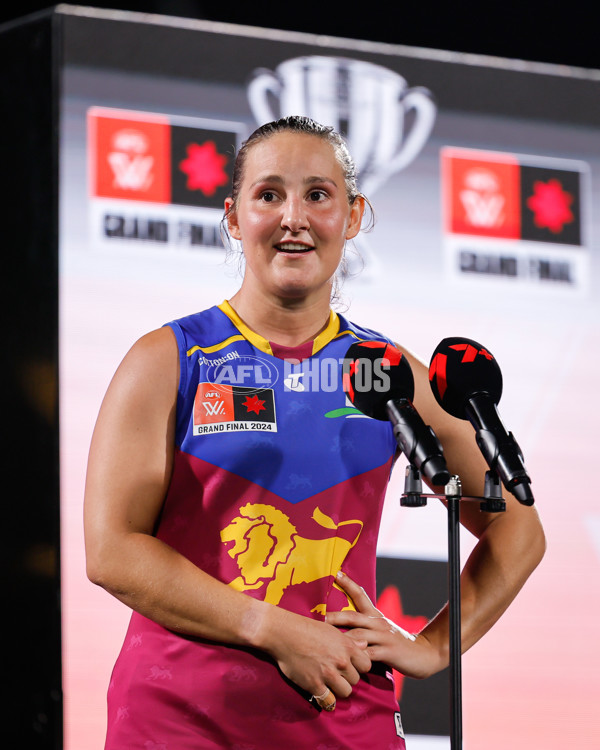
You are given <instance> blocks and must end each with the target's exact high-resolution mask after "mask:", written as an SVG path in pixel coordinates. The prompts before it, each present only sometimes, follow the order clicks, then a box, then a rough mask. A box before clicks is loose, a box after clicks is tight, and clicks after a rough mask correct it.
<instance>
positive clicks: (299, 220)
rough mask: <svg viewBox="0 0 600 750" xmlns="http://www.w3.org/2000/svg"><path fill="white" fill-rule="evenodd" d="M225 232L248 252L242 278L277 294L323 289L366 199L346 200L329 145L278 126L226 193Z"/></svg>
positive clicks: (324, 292) (328, 287) (328, 285)
mask: <svg viewBox="0 0 600 750" xmlns="http://www.w3.org/2000/svg"><path fill="white" fill-rule="evenodd" d="M225 205H226V208H227V209H229V215H228V226H229V232H230V234H231V236H232V237H234V238H235V239H238V240H241V242H242V246H243V249H244V256H245V259H246V271H245V275H244V283H243V286H244V287H245V288H248V286H251V288H252V290H253V291H258V292H260V293H261V294H263V295H264V294H267V295H274V296H276V297H280V298H296V299H297V298H307V297H311V298H312V297H314V295H324V296H326V298H327V301H329V295H330V291H331V280H332V277H333V275H334V273H335V271H336V268H337V267H338V264H339V262H340V260H341V257H342V253H343V249H344V243H345V241H346V240H347V239H351V238H352V237H355V236H356V234H357V233H358V231H359V229H360V224H361V220H362V214H363V209H364V203H363V200H362V198H360V197H359V198H357V199H356V200H355V201H354V203H353V204H352V205H350V204H349V203H348V197H347V194H346V185H345V181H344V174H343V171H342V168H341V166H340V164H339V162H338V161H337V159H336V157H335V151H334V149H333V146H332V145H331V144H330V143H328V142H327V141H325V140H323V139H321V138H319V137H318V136H314V135H309V134H305V133H294V132H285V131H284V132H282V133H276V134H274V135H272V136H269V137H268V138H266V139H265V140H263V141H259V142H258V143H256V144H255V145H254V146H252V147H251V148H250V149H249V151H248V153H247V155H246V162H245V166H244V172H243V178H242V182H241V186H240V191H239V196H238V201H237V205H236V206H233V205H232V202H231V199H228V200H227V201H226V204H225Z"/></svg>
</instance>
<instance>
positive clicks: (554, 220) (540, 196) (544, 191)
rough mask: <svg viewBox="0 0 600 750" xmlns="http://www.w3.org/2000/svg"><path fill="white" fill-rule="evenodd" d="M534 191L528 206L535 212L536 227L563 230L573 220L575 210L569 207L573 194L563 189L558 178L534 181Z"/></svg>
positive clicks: (554, 230)
mask: <svg viewBox="0 0 600 750" xmlns="http://www.w3.org/2000/svg"><path fill="white" fill-rule="evenodd" d="M533 192H534V194H533V195H532V196H530V197H529V198H528V199H527V207H528V208H530V209H531V210H532V211H533V213H534V218H533V221H534V224H535V225H536V227H540V228H546V229H549V230H550V231H551V232H554V234H558V233H559V232H562V230H563V228H564V225H565V224H569V223H570V222H572V221H573V212H572V211H571V209H570V208H569V206H570V205H571V203H573V196H572V195H571V194H570V193H567V192H566V191H565V190H563V187H562V185H561V184H560V182H559V181H558V180H557V179H552V180H548V182H541V181H539V180H538V181H536V182H534V184H533Z"/></svg>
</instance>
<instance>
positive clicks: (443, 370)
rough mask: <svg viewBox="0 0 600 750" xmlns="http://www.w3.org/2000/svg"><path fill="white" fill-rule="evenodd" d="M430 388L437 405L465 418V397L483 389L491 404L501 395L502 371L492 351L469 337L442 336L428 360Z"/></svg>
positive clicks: (466, 400) (482, 391) (467, 397)
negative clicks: (429, 360)
mask: <svg viewBox="0 0 600 750" xmlns="http://www.w3.org/2000/svg"><path fill="white" fill-rule="evenodd" d="M429 382H430V384H431V390H432V391H433V395H434V396H435V398H436V400H437V402H438V403H439V404H440V406H441V407H442V408H443V409H444V410H445V411H447V412H448V413H449V414H452V416H454V417H458V418H459V419H468V417H467V414H466V411H465V407H466V405H467V402H468V399H470V398H472V397H473V396H475V395H477V394H480V393H486V394H488V395H489V396H490V397H491V399H492V401H493V402H494V403H495V404H498V402H499V401H500V397H501V396H502V373H501V372H500V367H499V366H498V363H497V362H496V360H495V359H494V357H493V355H492V354H491V353H490V352H489V351H488V350H487V349H486V348H485V347H483V346H482V345H481V344H478V343H477V341H473V340H472V339H466V338H461V337H458V336H455V337H451V338H446V339H443V340H442V341H440V343H439V344H438V345H437V347H436V349H435V351H434V352H433V355H432V357H431V362H430V364H429Z"/></svg>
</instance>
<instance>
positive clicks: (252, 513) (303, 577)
mask: <svg viewBox="0 0 600 750" xmlns="http://www.w3.org/2000/svg"><path fill="white" fill-rule="evenodd" d="M312 520H313V521H314V522H315V524H316V525H317V528H316V529H315V531H316V532H317V533H319V532H320V533H322V530H323V529H330V530H331V531H333V532H336V533H334V534H332V535H331V536H330V537H326V538H324V539H319V538H317V539H309V538H306V537H303V536H301V535H300V534H298V531H297V529H296V527H295V526H294V525H293V524H292V522H291V521H290V518H289V516H287V515H286V514H285V513H283V512H282V511H280V510H279V509H278V508H275V507H273V506H272V505H266V504H263V503H246V505H244V506H242V507H241V508H240V509H239V511H238V515H237V516H236V517H235V518H233V519H232V520H231V522H230V523H229V524H228V525H227V526H226V527H225V528H224V529H223V530H222V531H221V541H222V542H223V543H224V544H231V543H233V545H232V546H231V547H230V548H229V549H228V550H227V552H228V554H229V556H230V557H232V558H233V559H234V560H235V561H236V563H237V565H238V568H239V570H240V575H239V576H238V577H237V578H234V580H233V581H230V582H229V585H230V586H231V587H232V588H234V589H236V590H237V591H256V590H258V589H261V588H263V587H264V597H263V598H264V601H266V602H269V603H270V604H279V602H280V601H281V598H282V597H283V594H284V592H285V591H286V589H287V588H288V587H290V586H294V585H297V584H302V583H312V582H313V581H317V580H319V579H321V578H328V577H329V576H335V574H336V573H337V571H338V570H339V569H340V568H341V567H342V564H343V562H344V560H345V559H346V556H347V555H348V553H349V552H350V550H351V549H352V547H354V545H355V544H356V542H357V541H358V538H359V537H360V534H361V532H362V528H363V522H362V521H360V520H359V519H348V520H346V521H340V522H339V523H336V522H335V521H334V520H333V519H332V518H330V517H329V516H327V515H325V513H323V512H322V511H321V510H320V509H319V508H318V507H315V509H314V511H313V514H312ZM342 526H355V527H356V528H355V531H354V536H353V538H352V539H349V540H348V539H344V538H342V537H341V536H339V535H338V534H337V531H338V529H339V528H341V527H342ZM333 585H334V586H335V588H336V589H338V590H339V591H342V589H341V588H340V587H339V586H337V584H335V583H334V584H333ZM346 597H347V601H348V603H347V605H346V606H345V607H343V609H351V610H354V609H355V607H354V604H353V603H352V600H351V599H350V598H349V597H348V596H347V595H346ZM310 611H311V612H316V613H318V614H321V615H324V614H325V613H326V603H325V602H318V603H316V604H315V606H314V607H313V608H312V609H311V610H310Z"/></svg>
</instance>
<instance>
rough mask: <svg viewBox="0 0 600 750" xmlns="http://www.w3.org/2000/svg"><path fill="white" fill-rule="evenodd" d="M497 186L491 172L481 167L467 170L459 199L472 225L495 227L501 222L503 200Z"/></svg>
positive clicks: (496, 181)
mask: <svg viewBox="0 0 600 750" xmlns="http://www.w3.org/2000/svg"><path fill="white" fill-rule="evenodd" d="M499 188H500V185H499V183H498V180H497V179H496V177H495V176H494V175H493V174H492V173H491V172H488V171H487V170H483V169H473V170H471V171H470V172H467V174H466V176H465V189H464V190H461V191H460V201H461V203H462V205H463V208H464V209H465V212H466V214H467V219H468V221H469V223H470V224H472V225H473V226H474V227H495V226H497V225H498V224H501V223H502V220H503V218H504V217H503V208H504V203H505V200H504V196H503V195H501V194H500V193H499V192H498V190H499Z"/></svg>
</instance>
